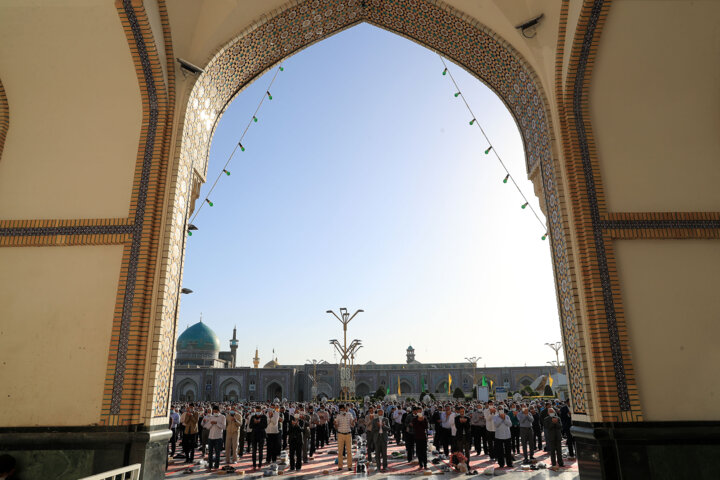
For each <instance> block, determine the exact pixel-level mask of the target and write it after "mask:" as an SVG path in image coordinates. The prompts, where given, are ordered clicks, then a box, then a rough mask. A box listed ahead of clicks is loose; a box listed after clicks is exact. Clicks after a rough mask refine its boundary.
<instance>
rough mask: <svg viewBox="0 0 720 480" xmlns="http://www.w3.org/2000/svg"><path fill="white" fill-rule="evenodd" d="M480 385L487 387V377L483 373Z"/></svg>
mask: <svg viewBox="0 0 720 480" xmlns="http://www.w3.org/2000/svg"><path fill="white" fill-rule="evenodd" d="M482 386H483V387H487V379H486V378H485V375H483V379H482Z"/></svg>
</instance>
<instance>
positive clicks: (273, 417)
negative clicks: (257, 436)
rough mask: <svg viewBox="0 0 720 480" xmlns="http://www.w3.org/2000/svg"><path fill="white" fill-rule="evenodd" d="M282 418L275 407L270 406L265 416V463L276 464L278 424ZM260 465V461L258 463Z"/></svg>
mask: <svg viewBox="0 0 720 480" xmlns="http://www.w3.org/2000/svg"><path fill="white" fill-rule="evenodd" d="M281 418H282V417H280V412H279V411H278V409H277V407H276V406H274V405H273V406H272V407H271V408H270V410H268V414H267V427H265V435H266V438H267V459H266V461H267V463H270V462H277V457H278V454H279V453H280V428H281V426H282V423H280V420H281ZM260 463H261V464H262V461H260Z"/></svg>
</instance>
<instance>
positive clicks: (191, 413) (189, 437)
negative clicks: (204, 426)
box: [180, 403, 200, 463]
mask: <svg viewBox="0 0 720 480" xmlns="http://www.w3.org/2000/svg"><path fill="white" fill-rule="evenodd" d="M199 418H200V413H199V412H197V411H196V410H195V404H194V403H191V404H190V405H189V406H188V408H187V410H185V413H183V414H182V416H181V417H180V423H182V424H183V426H184V428H185V430H184V432H185V433H183V453H185V463H193V461H194V460H195V446H196V445H197V433H198V419H199Z"/></svg>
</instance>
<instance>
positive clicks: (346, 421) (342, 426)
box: [335, 412, 353, 433]
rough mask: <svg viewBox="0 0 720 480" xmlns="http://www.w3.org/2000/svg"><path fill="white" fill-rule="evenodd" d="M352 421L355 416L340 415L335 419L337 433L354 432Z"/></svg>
mask: <svg viewBox="0 0 720 480" xmlns="http://www.w3.org/2000/svg"><path fill="white" fill-rule="evenodd" d="M352 421H353V416H352V415H351V414H349V413H345V415H343V414H342V412H341V413H338V414H337V416H336V417H335V424H336V425H337V427H336V428H337V432H338V433H350V430H352Z"/></svg>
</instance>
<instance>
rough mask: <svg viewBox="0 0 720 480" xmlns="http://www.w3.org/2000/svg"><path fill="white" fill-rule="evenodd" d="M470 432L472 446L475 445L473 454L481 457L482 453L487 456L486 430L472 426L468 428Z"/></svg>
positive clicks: (478, 426)
mask: <svg viewBox="0 0 720 480" xmlns="http://www.w3.org/2000/svg"><path fill="white" fill-rule="evenodd" d="M470 432H471V433H472V437H473V445H475V453H476V454H478V455H481V454H482V452H485V453H486V454H487V453H488V446H487V435H486V432H487V429H486V428H485V427H483V426H480V425H473V426H472V427H470Z"/></svg>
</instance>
